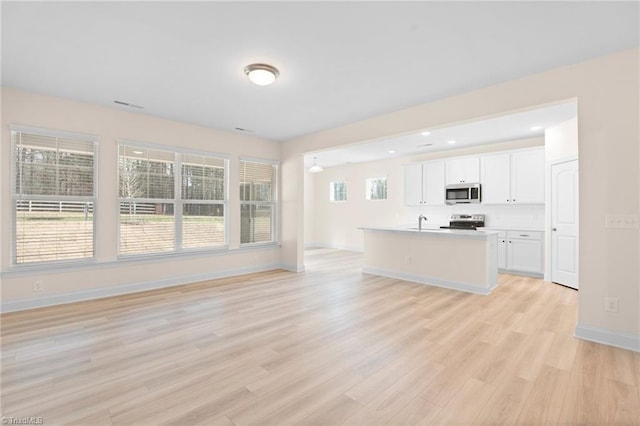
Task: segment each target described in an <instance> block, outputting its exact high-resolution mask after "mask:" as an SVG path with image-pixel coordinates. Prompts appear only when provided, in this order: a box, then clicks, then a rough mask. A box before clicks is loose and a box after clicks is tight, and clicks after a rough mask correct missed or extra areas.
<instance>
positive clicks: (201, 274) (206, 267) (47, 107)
mask: <svg viewBox="0 0 640 426" xmlns="http://www.w3.org/2000/svg"><path fill="white" fill-rule="evenodd" d="M11 124H22V125H29V126H34V127H42V128H48V129H55V130H63V131H69V132H79V133H88V134H92V135H97V136H98V137H99V144H98V146H99V147H98V150H99V151H98V181H97V182H98V183H97V184H98V187H97V191H98V194H99V198H98V201H99V204H98V206H97V213H96V217H97V219H96V220H97V229H96V239H97V247H96V258H97V259H96V264H95V265H91V266H88V267H82V268H67V269H62V270H56V272H54V271H52V270H47V269H39V270H32V271H17V270H16V269H15V268H13V269H12V270H10V267H9V263H10V247H11V227H12V225H11V203H10V202H9V200H11V188H10V182H11V143H10V140H11V139H10V132H9V126H10V125H11ZM1 136H2V147H1V151H0V155H1V156H0V166H1V170H0V173H1V177H2V186H1V194H0V195H1V197H2V207H1V218H0V220H1V222H0V225H1V230H0V242H1V246H2V252H1V257H0V265H1V267H2V302H3V303H6V302H10V301H16V300H19V299H29V298H38V299H46V298H47V297H54V296H57V295H60V294H66V293H71V292H92V291H97V290H99V289H104V288H109V287H116V286H124V285H131V284H136V283H150V284H153V283H154V282H159V283H167V282H174V283H175V282H189V281H193V280H195V279H204V278H206V277H208V276H216V275H220V274H225V273H234V272H238V271H244V270H251V269H252V268H253V269H259V268H261V267H268V266H273V265H278V264H280V260H281V254H280V248H279V247H271V248H268V249H266V248H265V249H258V250H241V249H240V250H238V247H239V243H240V241H239V235H240V225H239V222H240V221H239V217H240V208H239V191H237V190H235V189H236V188H238V157H239V156H250V157H255V158H264V159H269V160H280V153H281V148H282V147H281V145H280V144H279V143H276V142H271V141H267V140H262V139H258V138H255V137H250V136H245V135H237V134H234V133H229V132H223V131H219V130H213V129H209V128H204V127H199V126H194V125H189V124H185V123H178V122H174V121H170V120H165V119H161V118H157V117H152V116H149V115H146V114H141V113H134V112H127V111H121V110H118V109H116V108H106V107H100V106H96V105H89V104H85V103H80V102H74V101H70V100H65V99H61V98H54V97H49V96H43V95H37V94H33V93H28V92H23V91H19V90H15V89H10V88H3V90H2V133H1ZM118 138H123V139H127V140H134V141H140V142H147V143H154V144H159V145H164V146H168V147H172V146H177V147H183V148H190V149H195V150H200V151H207V152H220V153H226V154H229V155H231V159H230V164H229V166H230V181H229V188H230V191H229V194H230V200H229V204H228V206H229V208H228V220H229V246H230V249H231V250H230V251H229V252H224V253H222V254H215V255H214V254H199V255H196V256H180V255H177V256H175V255H174V256H165V257H163V258H162V261H158V260H148V261H147V260H144V261H143V260H139V261H130V260H128V261H126V262H122V261H118V260H117V246H118V241H117V234H118V233H117V226H118V210H119V209H118V182H117V164H118V163H117V139H118ZM36 280H42V281H43V284H44V290H43V291H42V292H38V293H34V292H32V287H33V282H34V281H36Z"/></svg>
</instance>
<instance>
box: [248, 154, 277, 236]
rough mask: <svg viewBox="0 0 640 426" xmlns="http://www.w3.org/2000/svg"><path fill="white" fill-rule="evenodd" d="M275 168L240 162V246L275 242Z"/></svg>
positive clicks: (267, 164)
mask: <svg viewBox="0 0 640 426" xmlns="http://www.w3.org/2000/svg"><path fill="white" fill-rule="evenodd" d="M276 175H277V166H276V165H274V164H271V163H267V162H259V161H249V160H240V243H241V244H254V243H268V242H274V241H275V237H274V235H275V229H274V228H275V217H276V211H275V210H276V203H275V201H276V200H275V195H276V191H275V188H276Z"/></svg>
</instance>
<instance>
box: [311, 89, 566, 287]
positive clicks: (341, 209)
mask: <svg viewBox="0 0 640 426" xmlns="http://www.w3.org/2000/svg"><path fill="white" fill-rule="evenodd" d="M423 132H424V133H423ZM427 133H428V134H427ZM450 141H455V143H450ZM535 151H539V152H540V154H541V156H540V155H538V156H537V157H536V156H535V155H534V157H531V156H530V155H528V154H526V153H528V152H535ZM514 154H517V155H514ZM530 158H539V159H541V161H542V162H541V163H540V162H538V163H536V164H538V165H539V166H540V167H541V169H540V170H537V171H535V173H534V174H535V176H536V177H535V178H534V177H533V176H532V174H531V173H532V172H531V170H530V168H528V167H533V166H531V165H530V164H528V162H529V159H530ZM464 159H475V160H474V161H477V164H478V167H479V170H478V172H477V173H478V175H477V176H478V178H477V182H478V183H480V184H481V188H482V195H483V198H482V199H481V202H480V203H478V204H475V203H471V204H446V201H445V200H444V192H445V189H444V186H445V185H446V184H447V183H450V182H449V180H448V179H450V178H451V176H447V174H451V173H449V171H448V170H445V167H446V166H450V167H453V166H455V165H456V164H460V163H461V161H458V160H464ZM577 159H578V141H577V101H576V100H575V99H570V100H566V101H563V102H558V103H554V104H551V105H542V106H533V107H531V108H528V109H526V110H520V111H517V112H511V113H505V114H502V115H500V116H496V117H487V118H483V119H478V120H473V121H467V122H463V123H456V124H453V125H450V126H446V127H440V128H437V129H423V131H421V132H419V133H412V134H403V135H398V136H397V137H394V138H384V139H380V140H374V141H368V142H364V143H361V144H355V145H349V146H346V147H341V148H338V149H332V150H327V151H319V152H308V153H306V154H305V156H304V165H305V173H304V242H305V249H306V250H307V253H311V251H309V250H312V249H316V250H317V249H318V248H322V249H340V250H348V251H355V252H361V251H362V249H363V236H362V231H361V230H359V229H358V227H361V226H374V227H416V226H417V218H418V216H419V215H421V214H423V215H424V216H426V217H427V222H426V223H424V226H426V227H431V228H439V227H440V226H446V225H449V224H450V221H451V215H452V214H462V215H476V214H480V215H484V221H485V225H486V227H487V228H492V229H495V230H498V231H501V232H503V233H502V234H500V237H501V238H500V240H499V247H498V250H499V257H500V269H501V271H502V272H509V273H511V272H512V273H517V274H524V275H532V276H536V277H541V278H542V277H544V279H546V280H549V281H551V280H553V278H554V277H552V275H551V271H552V268H551V267H552V264H553V260H554V258H553V254H554V251H553V250H552V243H553V232H554V231H552V228H554V226H553V224H552V215H551V207H552V203H551V195H552V194H553V191H552V188H551V182H552V179H551V178H550V176H551V175H550V174H551V172H552V166H553V165H554V164H559V163H563V162H566V161H571V160H576V161H577ZM514 163H517V164H514ZM422 164H428V165H430V166H433V167H429V168H420V167H422V166H420V165H422ZM314 165H317V166H320V167H321V168H322V171H321V172H315V173H314V172H313V171H314V168H312V167H313V166H314ZM415 165H418V170H421V171H420V173H424V177H425V179H422V174H420V175H417V174H415V173H414V174H413V175H412V174H411V173H412V166H415ZM516 166H517V167H518V169H519V170H520V173H519V174H518V172H517V171H514V170H510V168H511V169H513V168H515V167H516ZM501 167H502V168H503V169H501V170H498V169H500V168H501ZM504 167H507V169H506V170H505V169H504ZM413 170H414V171H415V170H416V168H415V167H413ZM492 172H494V173H492ZM427 173H429V174H430V176H429V177H430V178H429V179H427V175H426V174H427ZM440 173H441V174H442V176H441V181H440V180H438V179H440V178H438V177H437V176H438V174H440ZM434 174H435V176H436V177H434ZM416 176H419V177H418V181H417V182H416ZM501 176H506V178H505V179H503V180H504V181H505V182H503V183H504V185H501V187H500V188H499V189H496V187H495V185H496V181H497V182H500V181H501V179H502V178H501ZM411 179H413V181H411ZM514 179H515V180H519V181H520V182H514ZM523 179H533V180H534V181H533V182H532V184H533V185H534V186H538V187H540V188H541V191H538V192H537V194H538V195H536V196H535V197H533V198H529V199H526V198H521V199H520V200H519V199H518V198H516V197H515V193H517V190H518V188H515V186H517V185H519V187H522V185H527V184H528V183H526V182H525V183H522V181H523ZM473 180H476V179H473ZM500 191H507V193H508V194H509V195H508V196H504V197H503V198H500V199H498V198H496V196H494V194H500V196H502V194H503V192H500ZM510 191H513V192H514V195H513V196H512V195H511V192H510ZM427 193H428V194H427ZM415 194H419V195H418V196H416V195H415ZM432 194H436V195H435V197H434V196H433V195H432ZM416 197H417V198H416ZM514 198H515V201H513V199H514ZM576 201H577V200H576ZM576 208H577V202H576ZM511 230H513V231H523V232H519V233H517V234H514V233H512V232H509V231H511ZM513 237H516V239H513ZM576 237H577V235H576ZM510 238H511V239H510ZM509 241H511V242H509ZM565 251H566V248H565ZM316 253H317V252H316ZM557 260H558V259H557V258H556V260H555V261H557ZM561 261H562V262H563V264H562V265H563V267H564V268H569V266H570V268H573V269H574V270H575V271H576V272H577V266H578V259H577V238H576V244H575V256H574V257H571V256H569V257H568V258H565V259H564V260H562V259H561ZM305 263H306V261H305ZM569 264H570V265H569Z"/></svg>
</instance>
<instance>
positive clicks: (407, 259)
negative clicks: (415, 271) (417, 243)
mask: <svg viewBox="0 0 640 426" xmlns="http://www.w3.org/2000/svg"><path fill="white" fill-rule="evenodd" d="M404 262H405V263H406V264H407V265H411V256H407V257H405V258H404Z"/></svg>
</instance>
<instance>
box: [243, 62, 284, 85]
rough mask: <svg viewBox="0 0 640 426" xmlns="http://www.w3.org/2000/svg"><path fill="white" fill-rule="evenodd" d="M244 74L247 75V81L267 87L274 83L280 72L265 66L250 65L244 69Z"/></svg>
mask: <svg viewBox="0 0 640 426" xmlns="http://www.w3.org/2000/svg"><path fill="white" fill-rule="evenodd" d="M244 73H245V74H247V76H248V77H249V80H251V81H252V82H253V83H255V84H257V85H258V86H268V85H269V84H271V83H273V82H274V81H276V78H278V76H279V75H280V71H278V69H277V68H276V67H273V66H271V65H267V64H251V65H247V66H246V67H244Z"/></svg>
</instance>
